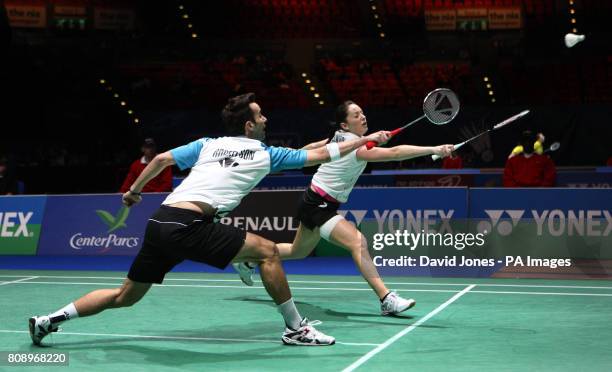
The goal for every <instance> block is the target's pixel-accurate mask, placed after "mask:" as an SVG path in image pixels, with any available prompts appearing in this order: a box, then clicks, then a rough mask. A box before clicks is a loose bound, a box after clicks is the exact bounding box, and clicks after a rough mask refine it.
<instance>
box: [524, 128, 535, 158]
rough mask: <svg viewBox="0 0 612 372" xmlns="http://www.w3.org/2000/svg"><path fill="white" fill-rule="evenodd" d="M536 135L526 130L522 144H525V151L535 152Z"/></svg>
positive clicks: (526, 152) (527, 152) (528, 152)
mask: <svg viewBox="0 0 612 372" xmlns="http://www.w3.org/2000/svg"><path fill="white" fill-rule="evenodd" d="M535 140H536V137H535V135H534V134H533V132H532V131H530V130H526V131H524V132H523V134H522V136H521V146H523V153H525V154H531V153H532V152H533V143H534V142H535Z"/></svg>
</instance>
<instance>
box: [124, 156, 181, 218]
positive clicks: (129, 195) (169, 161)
mask: <svg viewBox="0 0 612 372" xmlns="http://www.w3.org/2000/svg"><path fill="white" fill-rule="evenodd" d="M174 164H175V161H174V157H173V156H172V154H171V153H170V151H166V152H164V153H161V154H157V155H156V156H155V157H154V158H153V160H151V162H150V163H149V164H147V166H146V167H145V169H143V170H142V172H141V173H140V175H139V176H138V178H136V181H134V183H133V184H132V186H131V187H130V189H129V190H128V191H127V192H126V193H125V194H123V198H122V200H123V204H125V205H126V206H128V207H131V206H132V205H134V204H136V203H139V202H140V201H141V200H142V197H141V196H140V192H141V191H142V188H143V187H144V186H145V185H146V184H147V182H149V181H151V180H152V179H153V178H155V177H156V176H157V175H158V174H160V173H161V172H162V171H163V170H164V169H166V167H169V166H171V165H174Z"/></svg>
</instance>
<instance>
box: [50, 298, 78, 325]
mask: <svg viewBox="0 0 612 372" xmlns="http://www.w3.org/2000/svg"><path fill="white" fill-rule="evenodd" d="M78 317H79V313H78V312H77V309H76V307H74V302H71V303H69V304H68V305H66V306H64V307H62V308H61V309H59V310H58V311H56V312H54V313H51V314H49V318H50V319H51V324H62V323H63V322H65V321H67V320H70V319H75V318H78Z"/></svg>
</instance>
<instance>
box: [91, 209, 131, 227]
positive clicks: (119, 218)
mask: <svg viewBox="0 0 612 372" xmlns="http://www.w3.org/2000/svg"><path fill="white" fill-rule="evenodd" d="M96 214H97V215H98V217H100V219H101V220H102V222H104V224H105V225H106V226H108V231H107V232H109V233H110V232H113V231H115V230H117V229H120V228H123V227H127V225H126V224H125V220H127V218H128V215H129V214H130V209H129V208H128V207H126V206H125V205H124V206H122V207H121V209H119V212H117V215H116V216H113V215H112V214H110V213H108V212H107V211H103V210H101V209H98V210H96Z"/></svg>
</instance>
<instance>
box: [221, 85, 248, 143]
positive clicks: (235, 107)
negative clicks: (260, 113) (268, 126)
mask: <svg viewBox="0 0 612 372" xmlns="http://www.w3.org/2000/svg"><path fill="white" fill-rule="evenodd" d="M253 102H255V93H246V94H241V95H239V96H236V97H232V98H230V99H229V100H227V104H226V105H225V107H224V108H223V111H221V119H222V120H223V124H225V128H226V130H227V131H228V132H229V133H232V134H244V123H246V122H247V121H252V122H255V117H254V116H253V110H251V107H250V106H249V105H250V104H251V103H253Z"/></svg>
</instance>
